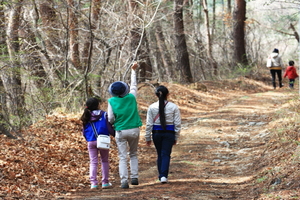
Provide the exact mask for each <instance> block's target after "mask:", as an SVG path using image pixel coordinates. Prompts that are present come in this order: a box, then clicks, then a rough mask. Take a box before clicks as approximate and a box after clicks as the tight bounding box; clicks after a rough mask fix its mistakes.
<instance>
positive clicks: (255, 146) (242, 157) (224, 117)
mask: <svg viewBox="0 0 300 200" xmlns="http://www.w3.org/2000/svg"><path fill="white" fill-rule="evenodd" d="M292 96H293V94H292V93H290V92H288V91H287V90H285V91H269V92H262V93H255V94H247V95H240V96H236V97H234V99H232V100H230V101H225V103H224V104H223V106H221V107H220V108H218V109H216V110H213V111H207V112H206V113H203V112H199V114H195V115H191V116H190V117H188V118H186V119H184V120H183V130H182V133H181V138H180V143H179V144H178V145H176V146H174V149H173V153H172V161H171V167H170V176H169V183H168V184H164V185H162V184H160V183H159V182H158V181H157V170H156V165H155V158H156V155H155V149H154V147H146V146H145V145H144V144H143V142H142V141H143V139H144V138H143V137H141V144H140V178H139V180H140V185H138V186H130V189H128V190H124V189H121V188H119V179H118V177H117V176H118V174H117V173H116V174H115V175H114V177H115V181H114V182H113V185H114V187H113V188H112V189H109V190H101V189H100V190H98V191H90V190H89V189H86V190H82V191H74V192H71V193H69V194H68V195H67V196H65V197H64V199H68V198H69V199H87V200H91V199H149V200H150V199H151V200H155V199H174V200H175V199H176V200H179V199H180V200H181V199H182V200H183V199H184V200H185V199H205V200H206V199H207V200H214V199H239V200H240V199H245V200H246V199H247V200H248V199H254V198H257V197H258V194H256V193H255V190H253V189H252V188H253V187H252V185H251V180H253V176H254V175H255V171H254V170H253V169H254V167H255V166H254V165H255V163H256V161H257V159H259V157H260V154H261V153H262V152H263V151H264V150H265V146H266V142H267V141H268V139H269V134H270V132H269V130H268V126H269V122H270V121H271V120H272V116H273V115H275V114H276V111H277V110H278V109H279V108H280V107H281V106H282V104H283V103H285V102H287V101H288V100H289V99H291V98H292ZM142 136H143V135H142Z"/></svg>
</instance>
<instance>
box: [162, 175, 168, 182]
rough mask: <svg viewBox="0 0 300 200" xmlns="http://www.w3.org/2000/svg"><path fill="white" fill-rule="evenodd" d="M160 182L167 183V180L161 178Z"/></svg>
mask: <svg viewBox="0 0 300 200" xmlns="http://www.w3.org/2000/svg"><path fill="white" fill-rule="evenodd" d="M160 182H161V183H167V182H168V179H167V178H166V177H164V176H163V177H161V178H160Z"/></svg>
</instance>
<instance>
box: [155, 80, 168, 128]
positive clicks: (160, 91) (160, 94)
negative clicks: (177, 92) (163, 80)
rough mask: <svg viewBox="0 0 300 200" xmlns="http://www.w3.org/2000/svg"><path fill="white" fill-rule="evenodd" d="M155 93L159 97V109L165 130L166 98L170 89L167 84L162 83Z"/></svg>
mask: <svg viewBox="0 0 300 200" xmlns="http://www.w3.org/2000/svg"><path fill="white" fill-rule="evenodd" d="M155 94H156V96H157V97H158V102H159V107H158V110H159V120H160V124H161V126H162V128H163V130H166V115H165V100H166V99H167V95H168V94H169V90H168V89H167V88H166V87H165V86H163V85H160V86H158V87H157V88H156V91H155Z"/></svg>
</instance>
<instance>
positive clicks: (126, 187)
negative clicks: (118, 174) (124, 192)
mask: <svg viewBox="0 0 300 200" xmlns="http://www.w3.org/2000/svg"><path fill="white" fill-rule="evenodd" d="M121 188H123V189H128V188H129V185H128V183H127V182H126V183H122V184H121Z"/></svg>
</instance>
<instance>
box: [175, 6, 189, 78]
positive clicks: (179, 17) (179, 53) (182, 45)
mask: <svg viewBox="0 0 300 200" xmlns="http://www.w3.org/2000/svg"><path fill="white" fill-rule="evenodd" d="M174 7H175V8H174V9H175V12H174V32H175V38H174V40H175V41H174V43H175V51H176V64H175V66H176V67H175V68H176V70H178V71H179V73H180V74H179V75H180V81H181V82H184V83H192V82H193V77H192V73H191V69H190V61H189V53H188V51H187V45H186V40H185V34H184V24H183V8H182V7H183V0H175V1H174Z"/></svg>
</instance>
